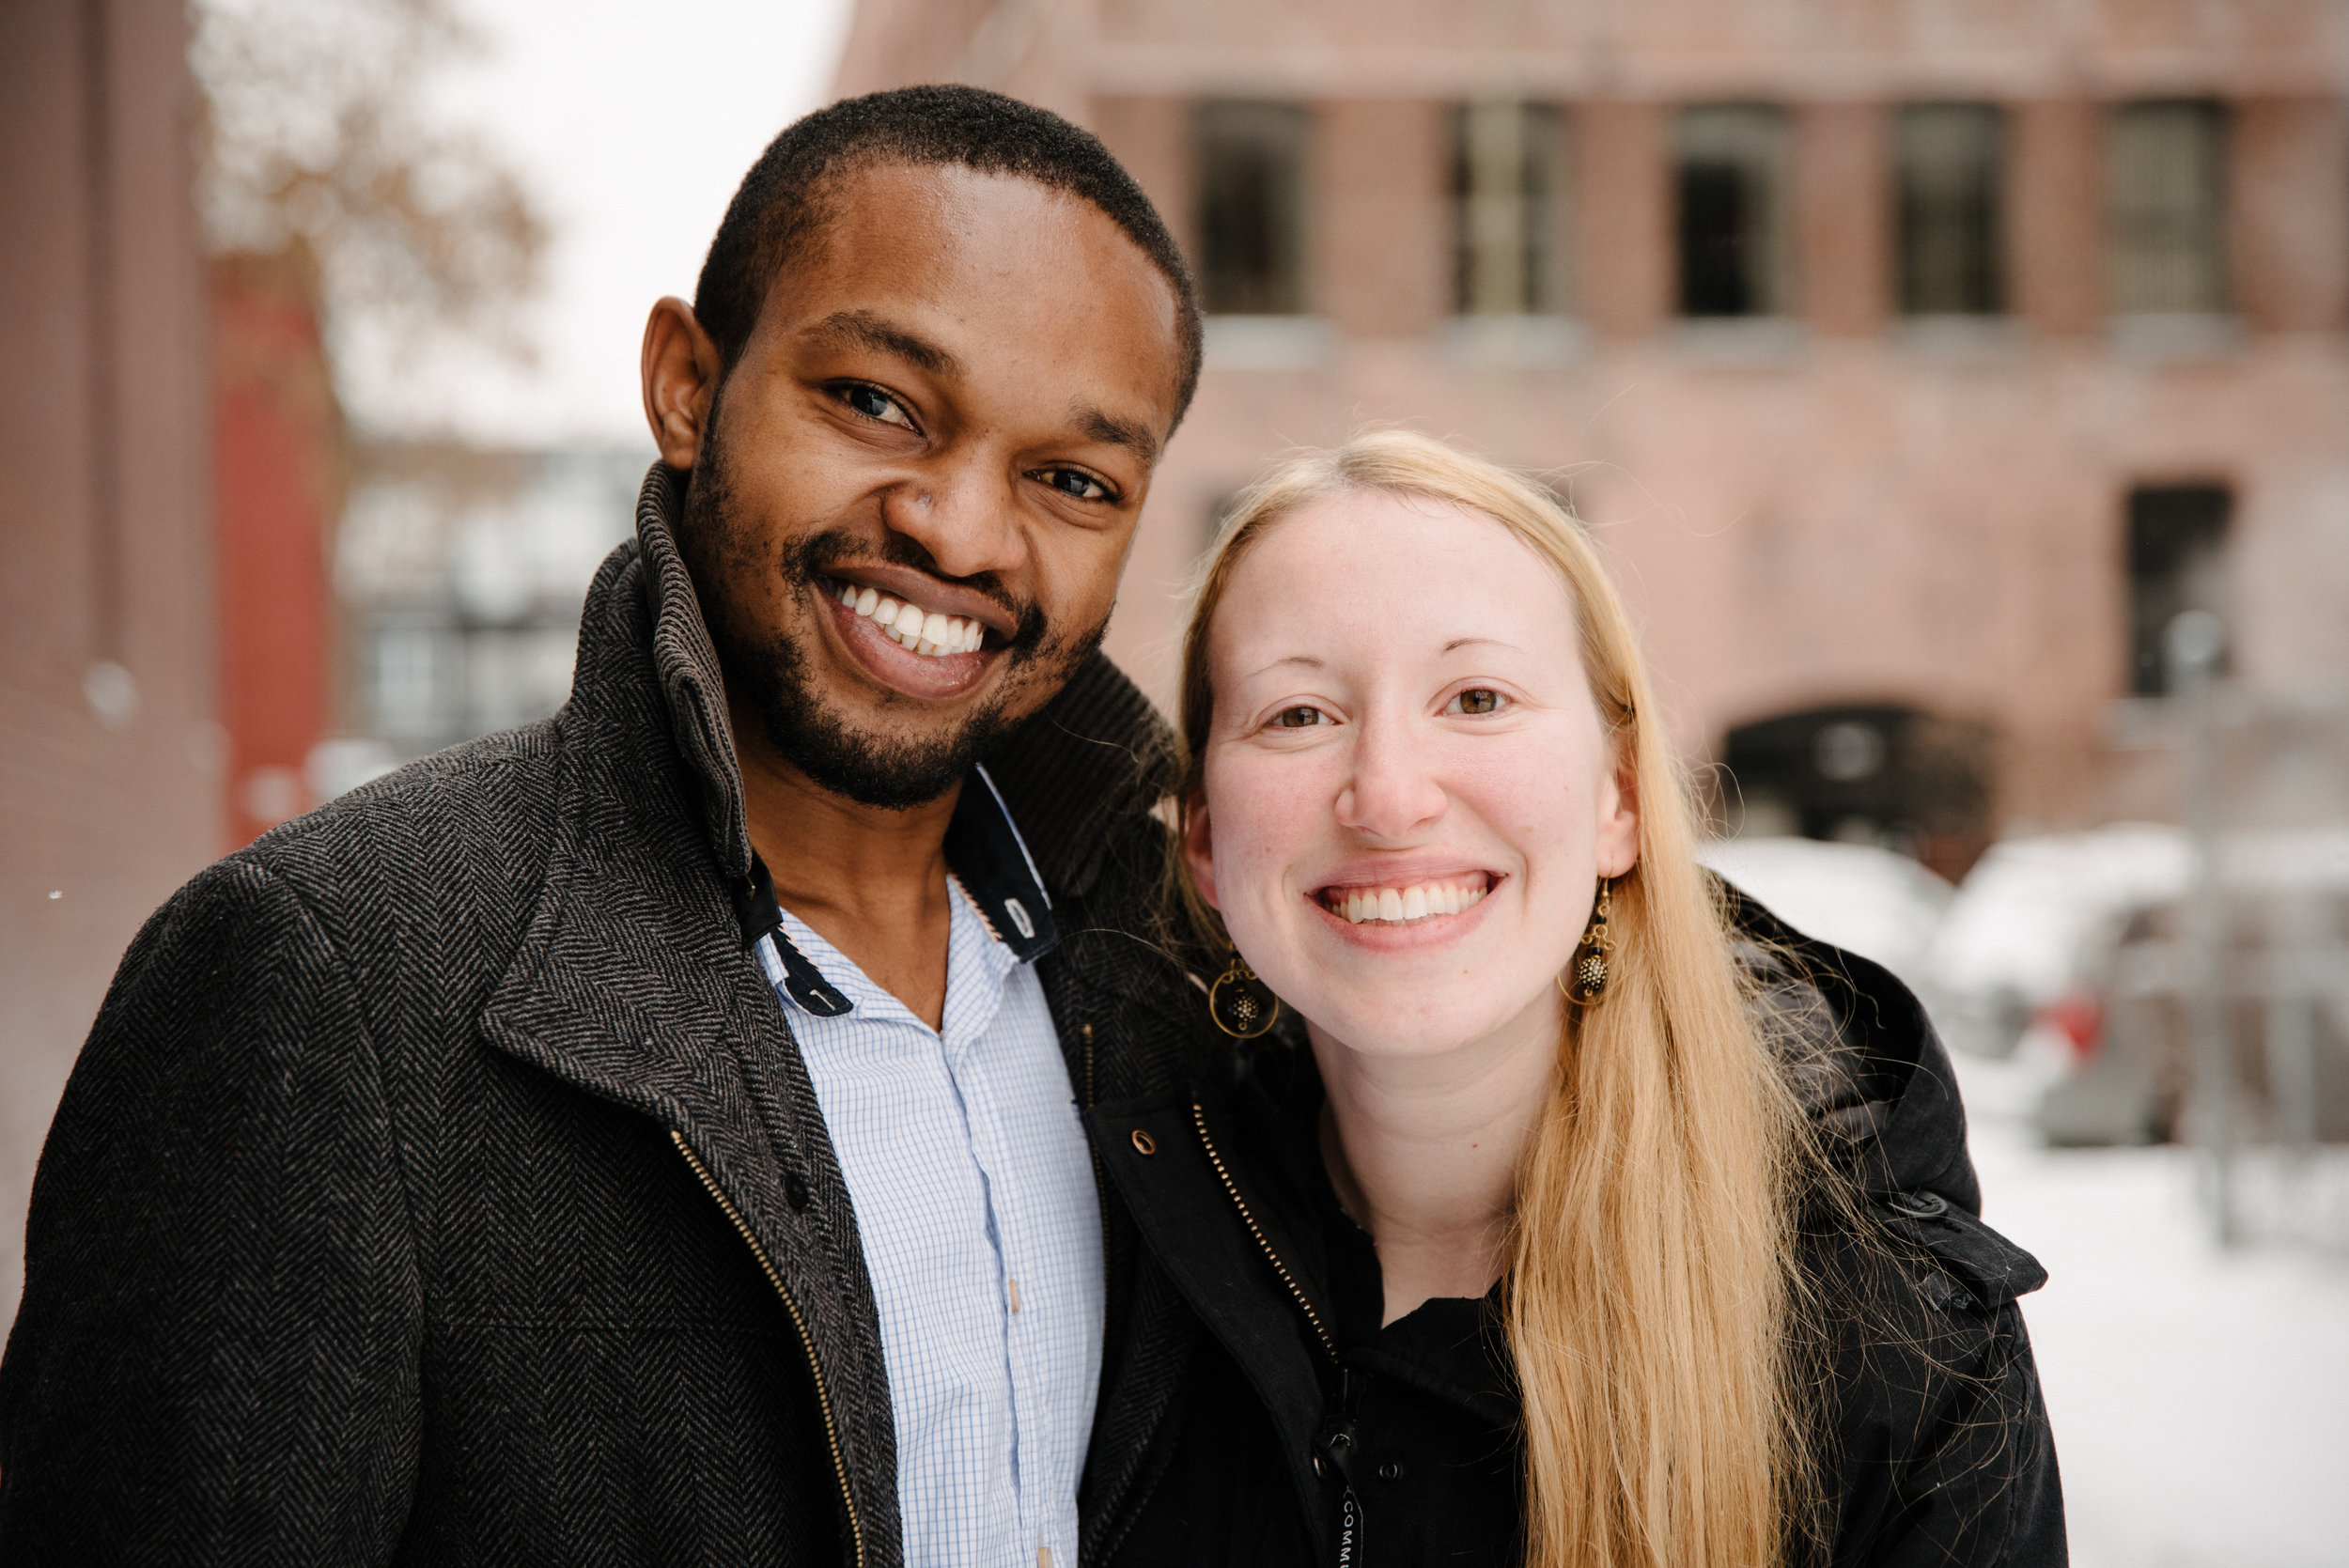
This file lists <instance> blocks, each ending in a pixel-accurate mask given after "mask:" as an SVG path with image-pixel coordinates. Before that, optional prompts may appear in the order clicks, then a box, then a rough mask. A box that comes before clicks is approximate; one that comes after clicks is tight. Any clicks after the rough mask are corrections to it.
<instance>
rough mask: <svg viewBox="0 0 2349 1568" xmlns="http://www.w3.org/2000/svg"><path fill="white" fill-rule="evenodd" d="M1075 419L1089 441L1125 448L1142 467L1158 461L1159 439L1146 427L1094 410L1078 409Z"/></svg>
mask: <svg viewBox="0 0 2349 1568" xmlns="http://www.w3.org/2000/svg"><path fill="white" fill-rule="evenodd" d="M1077 417H1078V419H1079V421H1080V422H1081V424H1082V425H1083V426H1084V431H1085V435H1086V436H1087V437H1088V438H1089V439H1091V440H1094V441H1105V442H1109V443H1110V444H1111V445H1112V446H1122V447H1124V448H1126V450H1128V452H1131V453H1132V454H1133V455H1134V456H1135V457H1137V458H1141V459H1142V461H1143V466H1144V467H1147V466H1149V465H1150V464H1152V463H1155V462H1157V461H1158V460H1159V438H1158V437H1156V436H1154V435H1152V434H1151V433H1150V430H1149V427H1147V426H1143V425H1137V424H1135V423H1133V422H1132V421H1131V420H1126V419H1117V418H1114V417H1112V415H1109V414H1106V413H1103V412H1102V411H1100V410H1099V409H1094V408H1086V409H1080V410H1079V411H1077Z"/></svg>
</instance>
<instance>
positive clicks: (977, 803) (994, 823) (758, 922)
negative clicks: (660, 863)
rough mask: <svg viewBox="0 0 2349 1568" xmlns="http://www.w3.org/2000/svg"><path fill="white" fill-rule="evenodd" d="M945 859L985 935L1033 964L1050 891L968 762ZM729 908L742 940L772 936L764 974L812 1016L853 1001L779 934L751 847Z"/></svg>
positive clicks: (763, 873)
mask: <svg viewBox="0 0 2349 1568" xmlns="http://www.w3.org/2000/svg"><path fill="white" fill-rule="evenodd" d="M946 864H947V865H948V866H949V867H951V868H952V869H953V871H954V874H955V877H956V879H957V880H958V881H960V882H961V884H962V887H963V891H964V892H965V893H968V894H969V895H970V899H971V904H972V908H975V909H976V910H977V911H978V915H979V919H980V920H981V921H982V922H983V923H984V924H986V926H987V929H988V935H989V936H991V937H993V938H994V939H996V940H997V941H999V942H1001V943H1002V944H1003V946H1004V947H1006V948H1008V949H1009V950H1010V952H1011V955H1012V956H1013V957H1014V958H1017V959H1018V960H1019V962H1021V963H1023V964H1032V963H1034V962H1035V961H1036V960H1037V959H1038V958H1041V957H1043V956H1044V955H1046V954H1047V953H1050V951H1052V948H1053V946H1054V945H1055V944H1056V943H1058V942H1059V940H1060V928H1059V926H1058V925H1057V924H1054V922H1053V920H1052V900H1051V895H1050V894H1049V893H1046V892H1045V891H1044V881H1043V878H1042V877H1038V876H1037V875H1036V869H1035V860H1034V857H1033V856H1032V855H1030V854H1029V853H1028V845H1027V841H1026V840H1025V839H1023V838H1021V837H1020V836H1019V827H1018V825H1017V824H1015V823H1014V822H1013V821H1012V819H1011V812H1010V810H1009V809H1008V808H1006V807H1005V806H1004V804H1003V795H1002V793H1001V792H1000V791H998V790H997V789H996V787H995V781H994V780H993V779H990V778H989V777H988V773H987V769H986V768H983V767H974V768H972V769H971V776H970V777H969V778H967V779H965V780H964V781H963V784H962V795H961V797H960V798H959V799H958V800H956V802H955V815H954V816H953V818H952V819H951V820H950V821H949V822H948V823H947V825H946ZM734 912H735V916H736V918H737V919H738V920H739V921H740V922H741V926H742V945H743V946H745V947H747V948H751V949H753V950H756V948H757V947H758V944H759V939H760V938H762V937H766V936H770V935H771V936H772V937H773V938H774V943H773V948H774V954H775V956H776V958H777V960H778V961H779V962H780V963H781V965H782V974H781V977H780V978H777V977H776V976H774V975H771V974H770V976H769V978H770V980H772V981H774V983H775V984H776V985H777V986H779V987H780V988H781V989H782V990H783V991H784V992H785V993H786V994H787V995H788V996H789V997H790V998H791V1000H792V1001H796V1002H798V1003H799V1004H800V1005H801V1007H804V1008H806V1009H807V1010H808V1011H809V1012H810V1013H813V1014H815V1015H816V1016H817V1017H819V1018H832V1017H839V1016H840V1015H841V1014H843V1013H846V1012H848V1010H849V1008H851V1007H852V1006H854V1005H855V1003H854V1002H852V1001H849V1000H848V996H847V995H846V994H845V993H843V992H842V991H841V990H840V989H839V987H838V986H834V985H832V983H831V982H830V981H828V980H826V979H825V978H824V976H823V972H822V971H821V970H818V969H817V967H816V966H815V964H814V963H812V962H810V961H809V959H808V958H807V957H806V955H803V954H802V953H801V952H800V950H799V948H798V947H796V946H795V945H793V943H792V941H791V939H790V937H789V936H787V935H786V933H785V931H784V928H783V909H782V908H781V907H780V906H779V905H777V904H776V902H775V880H774V877H772V876H770V874H769V873H768V870H767V862H765V861H763V860H761V859H760V858H759V857H758V855H757V854H756V853H755V852H754V853H753V854H752V856H751V875H750V881H749V883H748V884H747V885H746V886H740V887H738V888H737V889H736V891H735V893H734Z"/></svg>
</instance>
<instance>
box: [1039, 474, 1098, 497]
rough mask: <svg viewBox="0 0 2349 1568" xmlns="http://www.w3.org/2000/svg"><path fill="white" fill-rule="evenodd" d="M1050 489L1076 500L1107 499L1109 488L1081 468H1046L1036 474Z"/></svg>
mask: <svg viewBox="0 0 2349 1568" xmlns="http://www.w3.org/2000/svg"><path fill="white" fill-rule="evenodd" d="M1038 476H1039V477H1040V478H1042V479H1043V481H1044V482H1045V483H1046V484H1048V485H1050V486H1051V487H1052V489H1056V490H1058V491H1060V492H1061V494H1063V495H1066V496H1070V497H1073V498H1074V499H1076V500H1078V501H1107V500H1108V499H1109V498H1110V488H1109V487H1108V486H1107V485H1104V484H1103V483H1101V481H1100V480H1098V479H1096V478H1095V477H1094V476H1093V475H1092V474H1087V473H1086V472H1085V471H1084V470H1082V469H1081V468H1048V469H1044V470H1042V471H1041V473H1040V474H1039V475H1038Z"/></svg>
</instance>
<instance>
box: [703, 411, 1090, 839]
mask: <svg viewBox="0 0 2349 1568" xmlns="http://www.w3.org/2000/svg"><path fill="white" fill-rule="evenodd" d="M719 401H720V399H719V398H716V397H713V398H712V399H711V400H710V410H709V419H708V426H707V434H706V436H705V438H704V440H703V443H702V451H701V457H700V459H699V460H698V461H697V462H696V463H695V464H694V466H693V470H692V474H691V475H690V476H689V478H688V480H687V483H686V490H685V516H684V518H683V519H682V526H681V527H680V528H679V529H678V531H677V547H678V550H679V551H680V552H681V553H682V554H683V555H684V557H685V562H686V566H687V567H688V569H689V570H690V571H691V572H692V578H693V585H694V587H695V589H696V590H697V595H696V597H697V598H699V599H700V600H701V607H702V618H703V620H704V621H705V622H706V623H707V624H708V628H709V637H710V641H711V642H712V643H713V644H715V645H716V647H717V650H718V661H719V663H720V665H721V666H723V669H724V672H725V676H726V685H727V688H728V690H729V691H732V692H734V693H736V694H738V695H739V696H741V697H744V698H747V699H749V701H750V703H751V705H752V706H753V707H754V708H755V709H756V710H757V712H758V718H759V726H760V728H762V729H763V730H765V731H766V734H767V739H768V742H769V744H770V745H772V746H773V747H774V748H775V750H776V751H777V752H779V753H782V755H783V756H784V757H785V758H786V760H788V761H789V762H790V763H791V764H792V765H793V766H794V767H796V768H799V769H800V770H801V772H803V773H805V774H806V775H807V776H808V777H809V778H810V779H812V780H814V781H815V783H816V784H817V786H818V787H820V788H822V789H825V790H829V791H830V792H831V793H832V794H834V795H840V796H845V797H847V798H848V800H854V801H856V802H857V803H858V804H860V805H865V806H873V807H878V808H880V809H883V810H889V811H903V810H906V809H908V808H910V807H913V806H920V805H926V804H928V803H929V802H930V801H932V800H937V799H938V798H939V797H941V796H942V795H944V794H945V793H946V792H947V791H948V790H950V789H952V788H954V787H955V785H956V784H959V783H960V782H961V781H962V779H963V778H964V777H965V776H966V775H967V774H969V772H970V771H971V768H972V765H973V764H975V763H976V762H977V761H978V759H979V757H980V756H981V755H982V754H983V753H985V752H986V751H987V749H988V747H989V746H991V745H993V744H994V743H995V741H996V740H997V739H999V738H1000V737H1002V736H1003V732H1004V731H1006V730H1008V729H1010V728H1011V727H1012V726H1013V724H1014V723H1016V722H1018V721H1016V720H1014V719H1011V718H1010V717H1008V713H1009V709H1010V707H1011V706H1012V704H1013V701H1014V699H1015V698H1017V697H1018V696H1019V694H1020V693H1021V692H1023V691H1027V690H1028V689H1030V688H1031V687H1034V686H1036V685H1039V684H1042V685H1046V686H1048V687H1049V688H1050V690H1052V691H1057V690H1058V689H1059V688H1060V687H1061V686H1062V685H1064V684H1065V683H1066V681H1067V678H1068V676H1069V675H1071V674H1072V673H1074V672H1075V670H1076V668H1077V666H1078V665H1079V664H1081V663H1082V662H1083V661H1084V660H1085V658H1086V657H1087V656H1088V655H1090V654H1091V653H1092V652H1093V650H1094V649H1095V648H1097V647H1098V646H1100V644H1101V637H1102V634H1103V633H1104V632H1105V631H1107V630H1108V628H1109V622H1108V620H1107V619H1106V618H1104V619H1103V620H1102V621H1100V622H1099V623H1098V624H1097V625H1095V626H1094V627H1092V628H1091V629H1088V630H1086V631H1084V632H1082V633H1081V634H1079V635H1077V636H1074V637H1069V636H1064V635H1055V634H1053V633H1052V632H1051V631H1050V629H1048V627H1047V626H1046V623H1045V618H1044V613H1043V611H1042V610H1041V609H1040V608H1038V607H1037V606H1036V605H1034V604H1033V603H1030V604H1025V605H1020V604H1016V603H1015V602H1014V601H1013V600H1012V599H1011V598H1009V597H1008V596H1006V595H1005V594H1004V593H1003V591H1002V589H1001V587H1000V585H999V584H998V583H996V582H994V581H993V578H994V574H993V573H991V572H990V573H982V574H981V575H979V576H977V577H973V578H964V579H957V578H952V577H948V576H947V575H946V574H945V573H944V572H941V571H940V570H939V569H938V564H937V562H936V561H935V560H934V559H933V558H932V557H931V555H930V553H929V551H926V550H925V549H923V548H922V546H921V545H920V544H919V543H918V542H917V541H915V540H913V539H910V538H908V537H906V536H904V535H902V534H895V533H889V534H885V535H884V536H883V537H882V540H881V544H880V549H879V555H880V557H881V559H882V560H884V561H886V562H888V563H889V564H891V565H893V566H901V567H913V568H914V569H916V570H919V571H923V572H926V573H928V574H929V575H930V576H932V577H935V578H938V579H939V580H940V581H941V582H961V583H963V584H964V585H965V586H969V587H974V588H977V589H979V590H980V591H981V592H983V593H985V594H986V595H987V596H988V598H991V599H993V600H994V601H995V602H996V603H998V604H1001V605H1003V607H1004V608H1005V609H1007V610H1009V611H1011V612H1012V613H1013V617H1014V630H1013V634H1012V636H1011V639H1010V641H1009V643H1008V644H1007V645H1006V646H1005V647H1004V649H1003V652H1002V653H1001V654H1000V655H998V657H999V658H1001V659H1003V660H1004V661H1005V662H1006V665H1007V668H1006V670H1005V673H1004V678H1003V680H1002V681H1001V682H1000V683H999V685H998V687H997V690H996V693H995V695H994V696H993V697H992V698H990V699H989V700H988V701H987V702H985V703H983V704H981V705H980V706H978V707H977V708H975V709H973V710H972V712H971V713H970V714H969V715H968V716H967V717H965V718H964V719H963V721H962V722H961V723H960V724H958V725H957V726H956V727H955V728H954V729H953V730H951V731H949V732H948V733H946V734H943V735H939V736H934V737H929V738H926V739H899V738H889V737H880V736H876V735H872V734H870V733H868V732H866V731H863V730H860V729H857V728H856V727H854V726H853V725H852V724H850V722H848V719H847V718H846V717H844V716H843V715H841V714H839V713H836V712H834V711H833V710H832V709H831V708H829V707H827V706H825V704H824V702H823V699H822V698H821V697H820V696H819V695H818V694H817V691H816V688H815V684H814V682H813V681H812V680H811V679H810V677H809V674H808V659H807V653H806V650H805V649H803V648H801V646H800V645H799V644H797V643H796V642H794V641H793V640H792V639H791V638H790V637H789V636H788V635H777V636H774V637H772V638H771V639H768V640H764V641H762V640H761V639H760V638H759V636H758V634H757V632H756V631H755V629H752V628H750V627H747V626H745V625H744V624H743V620H744V619H745V618H744V617H741V616H739V615H738V614H737V613H735V609H734V598H733V595H734V592H735V590H736V589H737V588H738V586H739V585H740V584H742V583H744V582H748V581H752V580H753V576H754V574H758V573H765V572H770V571H771V572H774V573H775V574H776V575H777V576H778V577H779V578H780V579H781V580H782V582H783V583H784V584H785V586H786V588H787V589H788V590H789V593H788V596H787V602H792V603H800V604H809V603H812V602H813V601H814V600H815V599H816V598H825V597H829V596H828V595H827V594H826V593H825V591H824V589H823V588H822V587H821V586H819V585H818V584H817V578H818V577H819V576H821V575H822V567H824V566H826V565H830V564H834V563H839V564H848V562H851V561H854V560H860V559H861V560H866V561H869V560H870V559H871V558H872V555H873V553H874V552H873V551H872V550H871V549H870V547H868V546H866V545H864V544H863V541H861V540H860V539H858V538H857V536H855V535H853V534H851V533H849V532H848V531H847V530H827V531H825V532H821V533H817V534H811V535H809V536H806V537H805V538H802V539H799V540H796V541H794V542H792V543H791V544H789V545H788V546H786V549H785V550H784V552H783V555H782V558H781V559H780V560H777V561H773V562H769V561H765V560H762V559H761V558H760V556H759V554H758V547H757V545H756V543H755V542H754V540H751V539H749V538H747V537H745V536H744V535H743V532H742V530H741V529H740V528H739V525H738V520H737V519H736V517H735V516H734V505H733V499H734V498H733V494H732V491H731V488H730V485H729V475H728V473H727V469H726V464H725V458H724V453H723V448H722V447H721V446H720V444H719V441H718V425H719V421H718V406H719ZM817 613H819V614H820V613H825V612H823V611H821V610H820V609H819V610H818V611H817ZM914 701H915V699H913V698H910V697H900V696H896V695H894V694H892V695H890V696H886V697H884V698H883V699H882V701H881V706H882V708H883V710H884V711H886V710H887V709H888V708H890V707H892V706H897V705H900V704H905V705H910V704H911V703H913V702H914ZM1037 706H1041V705H1040V704H1039V705H1037ZM1023 717H1024V715H1023Z"/></svg>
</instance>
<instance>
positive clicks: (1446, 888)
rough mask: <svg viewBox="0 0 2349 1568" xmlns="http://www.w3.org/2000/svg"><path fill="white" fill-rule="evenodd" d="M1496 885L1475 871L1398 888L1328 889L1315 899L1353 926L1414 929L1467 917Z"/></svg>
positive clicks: (1316, 894)
mask: <svg viewBox="0 0 2349 1568" xmlns="http://www.w3.org/2000/svg"><path fill="white" fill-rule="evenodd" d="M1492 881H1493V879H1492V876H1491V874H1490V873H1489V872H1483V871H1475V872H1470V873H1469V874H1468V875H1467V876H1464V877H1439V878H1437V879H1436V880H1434V881H1425V882H1410V883H1406V884H1401V885H1398V886H1394V887H1368V888H1324V889H1322V890H1321V891H1320V892H1319V893H1315V895H1314V896H1315V899H1316V900H1318V901H1319V902H1320V905H1321V907H1322V908H1325V909H1327V910H1329V911H1330V913H1331V914H1333V915H1335V916H1337V917H1338V918H1339V919H1340V920H1343V921H1346V922H1347V923H1348V924H1354V925H1410V924H1416V923H1418V922H1420V921H1423V920H1434V919H1437V918H1439V916H1443V915H1457V914H1465V913H1467V912H1468V911H1469V910H1470V909H1472V908H1475V907H1476V905H1477V904H1478V903H1479V902H1481V901H1482V900H1483V899H1484V896H1485V894H1486V893H1489V892H1491V891H1492Z"/></svg>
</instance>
